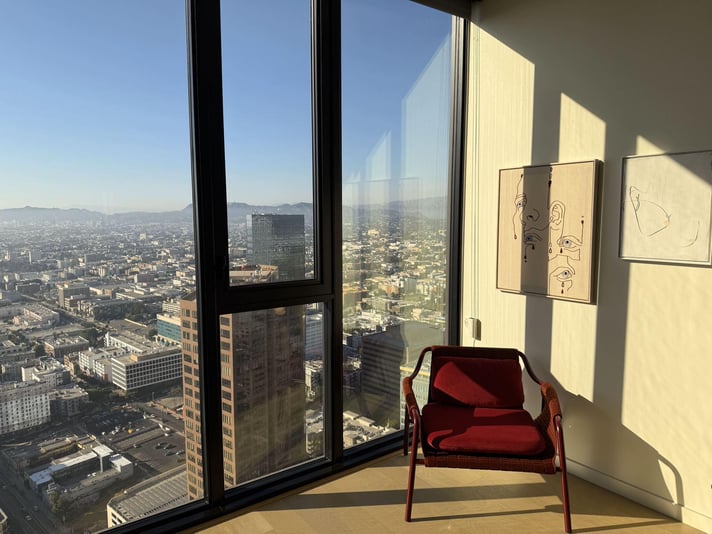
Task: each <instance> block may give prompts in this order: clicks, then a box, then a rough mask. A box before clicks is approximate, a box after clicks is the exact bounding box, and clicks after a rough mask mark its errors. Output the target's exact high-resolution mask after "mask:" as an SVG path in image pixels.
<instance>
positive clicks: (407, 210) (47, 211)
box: [0, 198, 447, 225]
mask: <svg viewBox="0 0 712 534" xmlns="http://www.w3.org/2000/svg"><path fill="white" fill-rule="evenodd" d="M446 207H447V206H446V199H445V198H431V199H423V200H417V201H415V200H414V201H397V202H389V203H387V204H381V205H377V206H376V205H368V206H359V207H347V206H344V207H343V216H344V218H352V217H354V216H356V214H357V213H359V212H366V211H368V212H369V213H370V214H371V215H373V214H374V212H375V213H377V214H378V213H379V212H380V214H384V215H385V214H391V215H396V214H399V215H401V216H419V217H426V218H428V219H443V218H444V214H445V213H446V212H447V210H446ZM227 210H228V221H229V222H231V223H236V222H244V221H245V218H246V216H247V215H249V214H252V213H278V214H285V215H304V217H305V219H306V220H312V217H313V208H312V204H311V203H309V202H299V203H297V204H280V205H278V206H253V205H251V204H245V203H244V202H230V203H228V205H227ZM192 217H193V206H192V205H191V204H189V205H188V206H186V207H185V208H183V209H182V210H174V211H160V212H150V211H132V212H125V213H112V214H105V213H101V212H98V211H93V210H88V209H77V208H71V209H62V208H36V207H32V206H25V207H24V208H9V209H0V223H16V224H69V223H89V224H102V223H103V224H117V225H121V224H160V223H163V224H167V223H189V222H190V221H191V220H192Z"/></svg>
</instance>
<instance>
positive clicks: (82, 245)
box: [0, 0, 199, 533]
mask: <svg viewBox="0 0 712 534" xmlns="http://www.w3.org/2000/svg"><path fill="white" fill-rule="evenodd" d="M185 24H186V20H185V8H184V6H183V5H182V3H180V2H170V1H156V2H141V1H134V0H128V1H121V2H86V1H75V0H71V1H67V2H51V1H41V0H28V1H27V2H21V3H13V2H4V3H3V5H2V16H0V46H2V48H3V50H5V51H6V53H5V54H3V55H2V57H1V58H0V71H2V73H3V74H2V83H0V116H1V117H2V119H0V183H1V184H2V186H1V189H2V192H1V193H0V368H1V369H2V373H1V376H0V483H1V485H2V489H3V491H2V492H0V509H2V513H3V514H4V517H5V518H6V520H5V522H4V524H5V525H6V526H3V527H2V529H3V531H5V530H4V529H6V528H7V529H9V530H8V531H11V532H28V533H33V532H37V533H49V532H70V531H73V532H84V531H92V532H96V531H98V530H100V529H105V528H107V527H110V526H114V525H118V524H121V523H124V522H129V521H133V520H135V519H139V518H141V517H142V516H145V515H147V514H156V513H160V512H163V511H167V510H174V509H175V508H176V507H178V506H180V505H182V504H186V503H188V502H189V497H188V494H187V490H186V469H185V465H186V464H185V457H186V454H185V453H186V451H185V439H184V434H185V428H184V420H183V415H182V413H183V410H184V407H185V406H184V397H183V375H184V372H183V369H184V365H186V362H184V361H183V360H184V354H188V353H195V354H197V353H198V352H199V351H198V342H197V339H196V338H195V337H193V336H191V334H190V332H189V331H188V330H186V329H182V324H184V323H186V324H188V326H190V325H191V324H194V323H195V321H196V318H195V317H191V316H190V315H188V316H184V315H182V314H181V299H182V298H183V297H185V296H186V295H188V294H190V293H194V291H195V267H196V265H195V246H194V240H193V211H192V206H191V175H190V137H189V115H188V90H187V87H186V78H187V69H186V47H185ZM186 336H187V337H186ZM186 347H187V349H188V350H187V351H185V352H183V349H184V348H186ZM190 378H192V377H190ZM190 378H189V379H190ZM186 383H188V382H186ZM197 387H199V384H198V381H197V379H196V380H195V381H191V382H190V389H188V390H187V391H191V392H192V391H194V389H193V388H197ZM191 398H192V397H191ZM189 409H190V410H199V406H195V407H194V406H191V407H189ZM191 454H195V451H193V452H192V453H191Z"/></svg>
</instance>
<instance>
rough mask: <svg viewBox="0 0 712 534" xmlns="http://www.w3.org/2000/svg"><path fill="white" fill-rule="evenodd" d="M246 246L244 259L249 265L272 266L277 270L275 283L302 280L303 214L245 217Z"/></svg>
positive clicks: (304, 243) (304, 250) (304, 252)
mask: <svg viewBox="0 0 712 534" xmlns="http://www.w3.org/2000/svg"><path fill="white" fill-rule="evenodd" d="M247 246H248V257H249V259H250V260H251V261H252V262H253V263H256V264H262V265H274V266H276V267H277V268H278V270H279V272H278V280H280V281H285V280H303V279H304V274H305V270H306V268H305V262H306V238H305V234H304V215H278V214H273V213H266V214H265V213H260V214H257V213H253V214H251V215H248V216H247Z"/></svg>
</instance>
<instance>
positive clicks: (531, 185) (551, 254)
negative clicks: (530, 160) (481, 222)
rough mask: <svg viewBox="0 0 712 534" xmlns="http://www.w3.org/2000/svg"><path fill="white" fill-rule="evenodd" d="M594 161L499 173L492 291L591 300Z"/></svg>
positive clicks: (596, 163)
mask: <svg viewBox="0 0 712 534" xmlns="http://www.w3.org/2000/svg"><path fill="white" fill-rule="evenodd" d="M601 168H602V163H601V162H600V161H598V160H592V161H584V162H578V163H556V164H551V165H536V166H528V167H519V168H515V169H503V170H501V171H500V173H499V225H498V236H497V240H498V243H497V288H498V289H501V290H503V291H511V292H516V293H526V294H534V295H543V296H547V297H551V298H558V299H564V300H572V301H577V302H586V303H590V302H592V301H593V300H594V290H595V282H596V276H595V274H596V273H595V265H596V261H595V256H596V252H597V246H596V238H597V228H598V217H597V191H598V181H599V176H600V173H601Z"/></svg>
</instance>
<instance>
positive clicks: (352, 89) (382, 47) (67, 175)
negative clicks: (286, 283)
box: [0, 0, 450, 213]
mask: <svg viewBox="0 0 712 534" xmlns="http://www.w3.org/2000/svg"><path fill="white" fill-rule="evenodd" d="M270 5H273V6H278V7H279V9H277V8H273V9H272V10H269V11H266V10H265V9H264V5H263V3H262V2H242V1H238V0H229V1H224V2H223V7H222V23H223V27H222V38H223V93H224V108H225V111H224V115H225V116H224V119H225V144H226V170H227V192H228V200H229V201H231V202H247V203H251V204H280V203H285V202H287V203H293V202H310V201H311V200H312V198H311V197H312V191H311V174H312V171H311V157H312V149H311V142H312V139H311V108H310V98H311V97H310V71H309V61H310V59H309V58H310V51H309V46H310V37H309V24H310V23H309V2H308V1H307V0H280V1H278V2H273V3H271V4H270ZM0 6H1V7H2V16H0V47H1V49H2V50H4V51H5V53H3V54H2V55H1V56H0V73H2V74H1V75H0V80H1V83H0V209H2V208H16V207H22V206H26V205H31V206H37V207H58V208H88V209H94V210H97V211H102V212H105V213H114V212H122V211H131V210H145V211H165V210H173V209H182V208H184V207H185V206H186V205H188V204H189V203H190V202H191V186H190V180H191V177H190V175H191V171H190V141H189V139H190V138H189V116H188V92H187V67H186V36H185V13H184V9H185V7H184V2H183V1H182V0H121V1H114V2H109V1H103V0H102V1H97V0H68V1H66V2H57V1H56V0H42V1H41V0H23V2H13V1H10V0H0ZM342 11H343V21H344V22H343V29H342V38H343V44H342V46H343V50H342V54H343V75H342V76H343V78H342V80H343V82H342V85H343V88H344V89H343V145H344V147H343V174H344V177H345V178H346V179H355V180H359V179H366V178H367V177H368V178H369V179H377V178H378V177H379V176H381V175H383V178H385V179H392V178H393V177H398V176H399V175H402V174H403V173H404V172H406V169H409V170H408V173H410V174H412V167H413V165H412V164H408V163H407V162H405V161H404V158H405V156H404V155H403V154H404V153H405V152H406V148H405V147H407V146H410V145H412V146H414V147H417V146H419V145H426V144H428V143H427V141H428V135H431V136H432V135H434V133H431V134H426V133H423V134H422V135H420V134H419V135H420V137H421V139H420V141H419V142H416V143H413V142H411V141H409V142H406V141H405V140H406V138H407V139H411V140H412V139H413V138H414V136H413V134H409V136H406V134H405V133H403V131H402V130H404V128H405V126H404V125H405V124H406V122H409V121H410V119H409V117H410V116H412V115H413V114H412V112H407V113H406V111H404V110H406V108H407V107H408V105H407V103H408V102H410V103H411V104H410V108H413V106H414V105H415V104H417V103H418V102H420V103H421V104H423V103H425V105H426V106H427V105H428V104H427V103H426V101H427V100H428V98H427V95H425V98H424V96H423V95H422V94H421V95H420V96H418V97H417V98H415V97H413V96H411V95H412V94H413V93H414V92H416V93H423V92H424V91H425V92H426V93H427V91H428V90H430V89H428V87H431V86H432V87H433V89H432V90H434V91H436V92H437V91H438V90H439V91H440V92H441V93H442V87H440V89H438V88H437V87H435V86H434V85H433V83H432V82H433V80H434V78H433V76H432V74H429V75H424V74H423V73H424V72H430V73H433V72H435V70H436V69H435V68H434V67H433V65H435V66H438V65H440V63H442V62H440V63H438V62H437V60H434V59H433V58H434V57H438V54H440V57H444V51H445V52H447V53H448V54H449V51H447V50H444V49H443V43H445V42H447V40H448V39H449V37H448V35H449V32H450V19H449V17H448V16H446V15H444V14H440V13H436V12H434V11H432V10H429V9H427V8H424V7H423V6H420V5H418V4H414V3H412V2H408V1H407V0H389V2H386V3H384V2H382V1H376V0H344V2H343V7H342ZM406 21H407V22H408V23H407V24H405V22H406ZM9 51H12V53H9ZM429 66H430V67H432V68H429ZM424 80H425V81H424ZM428 80H429V81H428ZM415 86H418V87H419V89H418V90H417V91H414V89H413V88H414V87H415ZM414 103H415V104H414ZM421 104H418V105H421ZM416 107H417V106H416ZM438 109H440V111H437V110H436V111H434V112H433V111H430V112H428V113H426V114H424V115H423V116H425V117H431V118H433V119H434V120H435V121H436V122H438V121H440V120H441V119H442V114H443V112H442V105H440V106H439V107H438ZM406 119H408V121H406ZM421 122H422V121H421ZM433 132H439V129H438V128H433ZM384 136H386V137H388V138H389V139H390V144H389V145H388V147H389V148H388V153H387V154H385V156H384V155H383V147H384V146H385V145H383V142H382V140H383V138H384ZM374 154H376V155H377V156H378V157H376V158H374ZM374 159H375V160H377V161H385V162H386V163H384V164H382V165H381V167H378V168H379V169H381V170H380V171H379V173H380V174H379V176H374V175H373V172H371V174H370V175H369V171H368V168H369V165H370V167H371V168H374V167H373V164H372V161H374ZM411 159H412V158H411ZM383 169H385V170H383ZM428 172H430V171H428ZM354 177H355V178H354Z"/></svg>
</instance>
